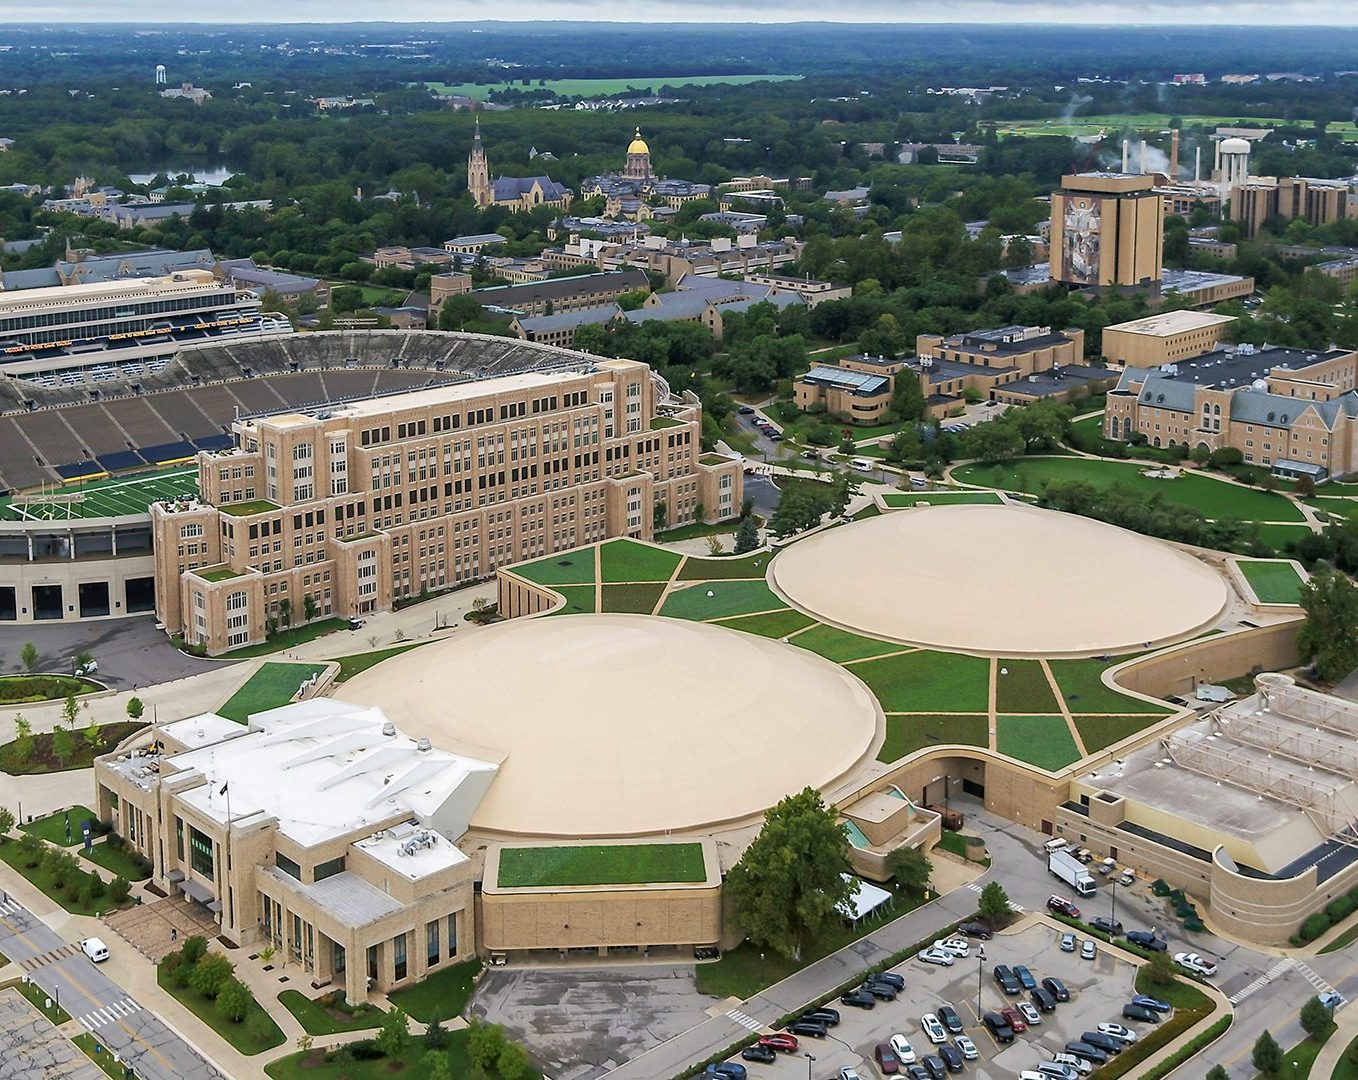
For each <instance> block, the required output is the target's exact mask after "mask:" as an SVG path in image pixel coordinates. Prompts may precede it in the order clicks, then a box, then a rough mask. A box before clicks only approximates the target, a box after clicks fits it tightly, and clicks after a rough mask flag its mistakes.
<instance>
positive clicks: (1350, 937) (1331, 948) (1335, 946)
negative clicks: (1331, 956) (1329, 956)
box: [1320, 922, 1358, 953]
mask: <svg viewBox="0 0 1358 1080" xmlns="http://www.w3.org/2000/svg"><path fill="white" fill-rule="evenodd" d="M1355 940H1358V922H1355V923H1354V924H1353V925H1352V926H1350V927H1349V928H1348V929H1347V930H1345V931H1344V932H1343V933H1342V934H1340V935H1339V936H1338V937H1337V938H1335V939H1334V940H1333V941H1332V942H1330V943H1329V944H1328V945H1326V946H1325V948H1323V949H1321V950H1320V951H1321V953H1332V952H1338V951H1339V950H1340V949H1344V948H1347V947H1348V946H1350V945H1352V944H1353V943H1354V941H1355Z"/></svg>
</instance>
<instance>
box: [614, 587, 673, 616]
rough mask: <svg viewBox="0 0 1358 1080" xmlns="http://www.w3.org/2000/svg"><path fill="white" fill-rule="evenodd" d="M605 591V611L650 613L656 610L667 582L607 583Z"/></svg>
mask: <svg viewBox="0 0 1358 1080" xmlns="http://www.w3.org/2000/svg"><path fill="white" fill-rule="evenodd" d="M603 591H604V597H603V610H604V611H636V612H640V613H641V614H642V615H649V614H650V613H651V612H652V611H654V610H655V605H656V604H657V603H658V602H659V600H660V594H661V593H663V592H664V591H665V584H664V582H655V583H646V584H641V585H605V586H604V587H603Z"/></svg>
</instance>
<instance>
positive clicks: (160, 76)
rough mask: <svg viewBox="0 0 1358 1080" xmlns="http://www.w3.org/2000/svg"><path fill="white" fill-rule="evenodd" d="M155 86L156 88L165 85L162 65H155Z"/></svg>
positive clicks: (163, 66)
mask: <svg viewBox="0 0 1358 1080" xmlns="http://www.w3.org/2000/svg"><path fill="white" fill-rule="evenodd" d="M156 85H157V86H164V85H165V65H164V64H157V65H156Z"/></svg>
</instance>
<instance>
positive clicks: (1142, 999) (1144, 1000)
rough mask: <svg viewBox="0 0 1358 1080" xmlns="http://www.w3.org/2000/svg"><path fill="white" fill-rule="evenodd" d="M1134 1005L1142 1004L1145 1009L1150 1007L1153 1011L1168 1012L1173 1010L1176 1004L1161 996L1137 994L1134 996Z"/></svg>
mask: <svg viewBox="0 0 1358 1080" xmlns="http://www.w3.org/2000/svg"><path fill="white" fill-rule="evenodd" d="M1132 1004H1133V1005H1140V1006H1141V1007H1142V1008H1143V1009H1150V1010H1152V1011H1153V1012H1158V1013H1167V1012H1173V1011H1174V1006H1173V1005H1171V1004H1170V1003H1169V1002H1168V1001H1161V1000H1160V999H1159V998H1155V997H1151V996H1150V995H1149V994H1137V995H1136V997H1134V998H1132Z"/></svg>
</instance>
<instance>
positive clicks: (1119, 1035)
mask: <svg viewBox="0 0 1358 1080" xmlns="http://www.w3.org/2000/svg"><path fill="white" fill-rule="evenodd" d="M1098 1028H1099V1032H1100V1033H1101V1034H1103V1035H1107V1036H1108V1037H1109V1038H1111V1039H1121V1040H1122V1041H1123V1042H1124V1043H1125V1044H1127V1045H1128V1046H1130V1045H1131V1044H1132V1043H1134V1042H1136V1032H1135V1031H1133V1030H1132V1029H1131V1028H1129V1027H1127V1026H1126V1025H1125V1024H1113V1023H1105V1024H1099V1025H1098Z"/></svg>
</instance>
